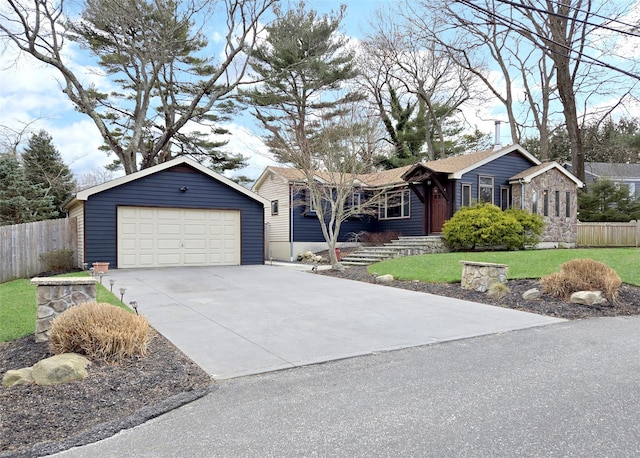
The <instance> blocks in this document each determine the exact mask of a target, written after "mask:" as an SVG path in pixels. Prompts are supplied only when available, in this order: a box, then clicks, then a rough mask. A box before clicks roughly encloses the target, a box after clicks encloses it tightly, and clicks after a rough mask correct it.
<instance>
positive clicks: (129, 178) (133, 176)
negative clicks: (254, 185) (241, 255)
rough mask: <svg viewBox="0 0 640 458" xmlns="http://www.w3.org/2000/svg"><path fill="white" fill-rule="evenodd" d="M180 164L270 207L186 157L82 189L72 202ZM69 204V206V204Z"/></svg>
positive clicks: (261, 199) (251, 192)
mask: <svg viewBox="0 0 640 458" xmlns="http://www.w3.org/2000/svg"><path fill="white" fill-rule="evenodd" d="M180 164H185V165H188V166H190V167H193V168H194V169H196V170H198V171H199V172H201V173H203V174H205V175H207V176H209V177H210V178H212V179H214V180H217V181H220V182H221V183H223V184H225V185H227V186H229V187H230V188H232V189H234V190H236V191H238V192H240V193H242V194H244V195H245V196H247V197H249V198H251V199H254V200H256V201H258V202H260V203H262V204H263V205H264V206H267V205H270V202H269V201H268V200H267V199H265V198H264V197H262V196H260V195H258V194H256V193H255V192H253V191H251V190H250V189H247V188H245V187H244V186H242V185H239V184H238V183H236V182H235V181H233V180H231V179H229V178H227V177H225V176H224V175H222V174H219V173H217V172H214V171H213V170H211V169H209V168H207V167H205V166H203V165H202V164H200V163H199V162H196V161H194V160H193V159H189V158H187V157H179V158H176V159H172V160H170V161H167V162H163V163H162V164H158V165H155V166H153V167H149V168H147V169H143V170H140V171H139V172H135V173H132V174H130V175H125V176H123V177H120V178H116V179H115V180H111V181H107V182H106V183H102V184H99V185H98V186H93V187H91V188H87V189H84V190H82V191H80V192H78V193H77V194H76V196H75V198H74V200H78V201H83V200H88V199H89V197H91V196H92V195H94V194H98V193H100V192H103V191H107V190H109V189H112V188H116V187H118V186H122V185H123V184H127V183H130V182H132V181H135V180H139V179H140V178H144V177H147V176H150V175H153V174H155V173H158V172H162V171H163V170H167V169H169V168H171V167H175V166H177V165H180ZM69 204H71V202H70V203H69Z"/></svg>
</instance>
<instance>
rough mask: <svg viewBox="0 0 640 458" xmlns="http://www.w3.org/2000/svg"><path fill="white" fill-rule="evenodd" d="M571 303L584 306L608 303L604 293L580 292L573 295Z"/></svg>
mask: <svg viewBox="0 0 640 458" xmlns="http://www.w3.org/2000/svg"><path fill="white" fill-rule="evenodd" d="M569 302H571V303H573V304H583V305H599V304H604V303H605V302H607V299H605V297H604V295H603V294H602V291H578V292H576V293H573V294H572V295H571V298H570V299H569Z"/></svg>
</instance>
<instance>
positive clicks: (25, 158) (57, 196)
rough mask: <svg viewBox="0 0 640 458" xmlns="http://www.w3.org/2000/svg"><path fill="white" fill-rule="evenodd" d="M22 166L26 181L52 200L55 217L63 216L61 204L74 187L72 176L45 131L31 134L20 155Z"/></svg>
mask: <svg viewBox="0 0 640 458" xmlns="http://www.w3.org/2000/svg"><path fill="white" fill-rule="evenodd" d="M22 164H23V167H24V175H25V177H26V179H27V180H28V181H29V182H30V183H31V184H34V185H40V186H41V187H42V189H43V190H44V191H45V195H47V196H50V197H51V198H52V199H53V205H54V207H55V209H56V211H57V214H56V215H55V216H56V217H58V216H63V212H62V204H63V203H64V201H65V200H67V199H68V198H69V197H70V196H71V193H72V192H73V189H74V187H75V182H74V179H73V174H72V173H71V170H69V167H67V165H66V164H65V163H64V161H63V160H62V156H61V155H60V153H59V152H58V150H57V149H56V147H55V146H54V145H53V139H52V138H51V135H49V134H48V133H47V132H46V131H44V130H41V131H40V132H38V133H37V134H33V135H32V136H31V138H30V139H29V143H28V145H27V147H26V148H25V149H24V152H23V153H22Z"/></svg>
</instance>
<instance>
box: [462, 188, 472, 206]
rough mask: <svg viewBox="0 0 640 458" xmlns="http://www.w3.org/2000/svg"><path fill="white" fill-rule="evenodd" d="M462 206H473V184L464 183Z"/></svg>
mask: <svg viewBox="0 0 640 458" xmlns="http://www.w3.org/2000/svg"><path fill="white" fill-rule="evenodd" d="M461 192H462V206H463V207H469V206H471V183H462V189H461Z"/></svg>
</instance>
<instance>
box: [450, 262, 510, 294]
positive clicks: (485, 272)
mask: <svg viewBox="0 0 640 458" xmlns="http://www.w3.org/2000/svg"><path fill="white" fill-rule="evenodd" d="M460 263H462V281H461V284H462V287H463V288H464V289H473V290H475V291H480V292H483V293H484V292H485V291H487V290H488V289H489V287H490V286H491V284H492V283H495V282H499V283H507V270H508V269H509V267H508V266H507V265H506V264H495V263H492V262H475V261H460Z"/></svg>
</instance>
